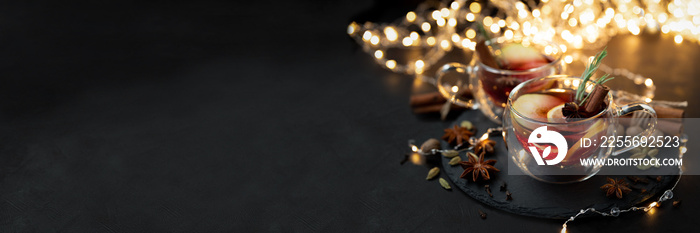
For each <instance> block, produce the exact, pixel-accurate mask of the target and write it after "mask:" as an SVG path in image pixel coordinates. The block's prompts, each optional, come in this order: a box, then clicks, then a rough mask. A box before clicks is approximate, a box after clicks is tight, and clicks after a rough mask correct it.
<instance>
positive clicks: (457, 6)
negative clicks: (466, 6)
mask: <svg viewBox="0 0 700 233" xmlns="http://www.w3.org/2000/svg"><path fill="white" fill-rule="evenodd" d="M450 8H452V10H457V9H459V3H458V2H457V1H454V2H452V3H451V4H450Z"/></svg>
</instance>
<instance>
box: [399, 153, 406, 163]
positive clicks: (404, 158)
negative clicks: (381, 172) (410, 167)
mask: <svg viewBox="0 0 700 233" xmlns="http://www.w3.org/2000/svg"><path fill="white" fill-rule="evenodd" d="M406 162H408V154H404V156H403V160H401V162H399V164H401V165H403V164H404V163H406Z"/></svg>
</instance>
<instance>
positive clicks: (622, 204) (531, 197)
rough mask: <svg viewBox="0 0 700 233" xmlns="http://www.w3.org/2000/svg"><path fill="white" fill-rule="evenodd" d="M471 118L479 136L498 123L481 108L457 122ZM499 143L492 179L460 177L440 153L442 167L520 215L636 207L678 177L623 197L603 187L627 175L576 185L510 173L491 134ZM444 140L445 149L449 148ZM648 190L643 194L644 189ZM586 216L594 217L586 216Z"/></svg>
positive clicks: (458, 183)
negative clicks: (608, 194) (509, 195)
mask: <svg viewBox="0 0 700 233" xmlns="http://www.w3.org/2000/svg"><path fill="white" fill-rule="evenodd" d="M464 120H468V121H471V122H472V123H473V124H474V125H475V127H476V128H477V130H478V131H477V134H476V135H477V136H480V135H481V134H483V132H485V131H486V130H487V129H488V128H491V127H497V126H498V125H497V124H496V123H494V122H491V121H490V120H489V119H487V118H486V117H485V116H483V114H481V112H480V111H478V110H470V111H465V112H463V113H462V114H461V115H460V116H459V117H458V118H457V119H456V120H455V124H459V122H461V121H464ZM491 137H492V139H493V140H494V141H496V142H497V145H496V153H494V155H489V156H488V157H487V158H485V159H496V160H497V161H498V162H497V163H496V165H495V167H496V168H498V169H499V170H501V171H500V172H497V173H494V174H492V175H491V180H488V181H478V182H476V183H475V182H472V181H471V180H466V179H462V178H460V177H459V176H460V175H461V174H462V172H463V171H464V170H463V169H462V167H460V166H459V165H457V166H450V165H449V164H448V162H449V159H447V158H445V157H444V156H440V157H441V160H442V170H443V171H444V173H445V174H446V175H447V176H448V177H449V179H450V180H452V182H453V187H456V188H458V189H460V190H462V191H463V192H464V193H466V194H467V195H468V196H470V197H472V198H474V199H476V200H478V201H480V202H482V203H484V204H486V205H489V206H492V207H494V208H497V209H500V210H503V211H507V212H511V213H514V214H518V215H524V216H532V217H539V218H550V219H564V218H569V217H571V216H573V215H575V214H577V213H578V212H579V210H580V209H585V208H589V207H593V208H595V209H596V210H599V211H604V212H609V211H610V209H611V208H612V207H615V206H617V207H618V208H620V209H627V208H630V207H632V206H641V205H640V203H642V202H645V201H647V200H649V199H650V198H652V197H657V196H659V195H660V194H661V193H663V192H664V191H665V190H666V189H668V188H669V187H670V186H671V185H672V183H673V182H675V181H676V179H678V176H661V181H660V182H657V181H656V180H655V179H649V178H648V177H643V178H647V179H649V181H650V182H649V183H648V184H641V183H640V184H633V185H632V186H633V187H636V188H638V189H634V188H633V189H632V192H630V193H628V194H627V195H625V196H624V197H623V198H622V199H617V198H610V197H606V196H605V194H604V193H603V191H602V190H601V189H600V186H602V185H603V184H605V183H606V177H611V178H618V179H621V178H625V177H624V176H602V175H596V176H593V177H591V178H590V179H588V180H586V181H582V182H578V183H573V184H550V183H544V182H541V181H537V180H535V179H534V178H531V177H529V176H526V175H508V164H506V163H507V162H510V160H509V159H508V153H507V150H506V148H505V146H504V143H503V138H502V137H501V136H500V135H496V136H493V135H492V136H491ZM447 146H448V145H447V144H446V143H445V142H443V148H447ZM460 156H461V157H462V160H467V158H466V155H465V153H460ZM503 182H506V183H507V190H508V191H510V192H511V193H512V197H513V199H512V200H510V201H506V194H505V191H500V189H499V187H500V186H501V184H503ZM628 182H629V180H628ZM487 184H488V185H490V188H491V192H492V194H493V197H490V196H489V195H488V193H487V192H486V191H485V188H484V185H487ZM641 188H643V189H646V192H645V193H641V192H640V189H641ZM582 216H590V214H588V215H582Z"/></svg>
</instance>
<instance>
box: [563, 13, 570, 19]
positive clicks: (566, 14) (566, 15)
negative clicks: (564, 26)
mask: <svg viewBox="0 0 700 233" xmlns="http://www.w3.org/2000/svg"><path fill="white" fill-rule="evenodd" d="M567 18H569V14H568V13H566V12H562V13H561V19H567Z"/></svg>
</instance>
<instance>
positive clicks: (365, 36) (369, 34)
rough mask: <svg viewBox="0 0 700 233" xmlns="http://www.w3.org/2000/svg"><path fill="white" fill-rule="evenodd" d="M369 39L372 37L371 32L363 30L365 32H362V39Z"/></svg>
mask: <svg viewBox="0 0 700 233" xmlns="http://www.w3.org/2000/svg"><path fill="white" fill-rule="evenodd" d="M369 39H372V32H370V31H365V33H363V34H362V40H364V41H368V40H369Z"/></svg>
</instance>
